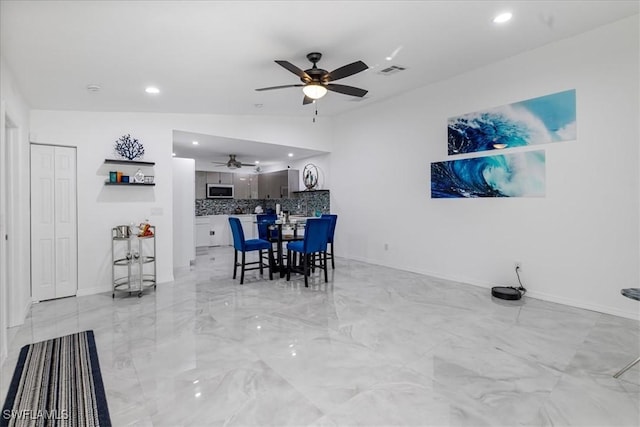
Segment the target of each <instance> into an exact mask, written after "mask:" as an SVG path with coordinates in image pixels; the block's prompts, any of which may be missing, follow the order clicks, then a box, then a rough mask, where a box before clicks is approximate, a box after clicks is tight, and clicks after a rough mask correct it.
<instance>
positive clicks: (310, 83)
mask: <svg viewBox="0 0 640 427" xmlns="http://www.w3.org/2000/svg"><path fill="white" fill-rule="evenodd" d="M320 58H322V54H321V53H318V52H311V53H310V54H308V55H307V59H308V60H309V61H311V63H312V64H313V67H311V68H309V69H308V70H304V71H303V70H301V69H300V68H298V67H296V66H295V65H293V64H292V63H290V62H289V61H280V60H277V61H275V62H276V64H278V65H280V66H282V67H284V68H286V69H287V70H289V71H291V72H292V73H293V74H295V75H296V76H298V77H300V80H301V81H302V83H304V84H299V83H298V84H295V85H284V86H272V87H263V88H259V89H256V90H257V91H263V90H273V89H284V88H288V87H301V88H302V92H304V99H303V100H302V105H306V104H311V103H312V102H313V101H315V100H316V99H320V98H322V97H323V96H324V95H325V94H326V93H327V91H328V90H330V91H333V92H338V93H342V94H345V95H351V96H359V97H361V98H362V97H363V96H365V95H366V94H367V91H366V90H364V89H360V88H357V87H353V86H345V85H340V84H334V83H330V82H332V81H335V80H339V79H343V78H345V77H349V76H352V75H354V74H357V73H359V72H361V71H364V70H366V69H367V68H369V67H368V66H367V64H365V63H364V62H362V61H356V62H352V63H351V64H347V65H345V66H342V67H340V68H337V69H335V70H333V71H331V72H329V71H327V70H323V69H322V68H318V67H317V66H316V64H317V63H318V61H320Z"/></svg>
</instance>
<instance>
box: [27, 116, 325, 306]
mask: <svg viewBox="0 0 640 427" xmlns="http://www.w3.org/2000/svg"><path fill="white" fill-rule="evenodd" d="M174 130H185V131H189V132H196V133H204V134H211V135H220V136H225V137H231V138H244V139H251V140H255V141H263V142H268V143H278V144H282V145H291V146H297V147H304V148H311V149H318V150H324V149H326V148H327V145H328V144H329V143H330V142H327V141H330V126H329V125H324V126H317V124H309V123H308V120H306V118H297V117H276V118H274V117H255V116H215V115H185V114H155V113H153V114H152V113H95V112H77V111H43V110H33V111H32V112H31V140H32V141H33V142H38V143H42V144H59V145H68V146H74V147H77V149H78V151H77V154H78V247H79V259H78V265H79V271H78V295H87V294H93V293H97V292H105V291H108V290H110V288H111V253H110V250H111V249H110V248H111V245H110V230H111V228H112V227H114V226H116V225H119V224H128V223H130V222H132V221H133V222H136V223H138V222H139V221H141V220H143V219H149V220H150V221H151V223H152V224H153V225H155V226H156V233H157V235H156V242H157V252H158V253H157V258H158V265H157V268H158V270H157V273H158V282H159V283H162V282H167V281H171V280H173V188H172V187H173V179H172V177H173V168H172V156H171V153H172V142H173V141H172V138H173V131H174ZM127 133H129V134H131V136H133V137H135V138H138V139H139V140H140V142H142V143H143V145H144V147H145V156H144V159H143V160H146V161H153V162H155V163H156V165H155V167H154V173H155V182H156V186H155V187H151V188H149V187H136V188H122V187H120V186H110V187H108V186H105V185H104V181H105V179H106V175H107V174H108V171H109V170H110V169H113V167H108V166H105V165H103V162H104V159H106V158H114V155H113V146H114V142H115V141H116V140H117V139H118V138H119V137H120V136H122V135H124V134H127Z"/></svg>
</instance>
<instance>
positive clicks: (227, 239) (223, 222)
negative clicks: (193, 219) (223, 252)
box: [209, 215, 232, 246]
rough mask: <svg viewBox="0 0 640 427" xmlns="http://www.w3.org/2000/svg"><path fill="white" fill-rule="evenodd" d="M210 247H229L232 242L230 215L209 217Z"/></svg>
mask: <svg viewBox="0 0 640 427" xmlns="http://www.w3.org/2000/svg"><path fill="white" fill-rule="evenodd" d="M209 223H210V226H209V230H210V234H209V245H210V246H228V245H230V244H231V243H232V242H231V227H230V226H229V215H212V216H210V217H209Z"/></svg>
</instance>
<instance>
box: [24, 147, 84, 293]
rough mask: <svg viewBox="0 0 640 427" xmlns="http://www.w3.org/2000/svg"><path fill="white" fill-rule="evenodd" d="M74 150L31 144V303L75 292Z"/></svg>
mask: <svg viewBox="0 0 640 427" xmlns="http://www.w3.org/2000/svg"><path fill="white" fill-rule="evenodd" d="M76 230H77V227H76V154H75V148H69V147H53V146H48V145H31V292H32V297H33V299H34V300H35V301H42V300H47V299H52V298H61V297H65V296H71V295H75V294H76V290H77V259H78V257H77V237H76V234H77V231H76Z"/></svg>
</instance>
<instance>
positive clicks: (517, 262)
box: [513, 261, 522, 270]
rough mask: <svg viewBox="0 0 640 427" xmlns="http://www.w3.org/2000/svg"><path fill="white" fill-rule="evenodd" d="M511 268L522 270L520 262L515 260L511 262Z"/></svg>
mask: <svg viewBox="0 0 640 427" xmlns="http://www.w3.org/2000/svg"><path fill="white" fill-rule="evenodd" d="M513 268H517V269H520V270H522V263H521V262H520V261H515V262H514V263H513Z"/></svg>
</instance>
